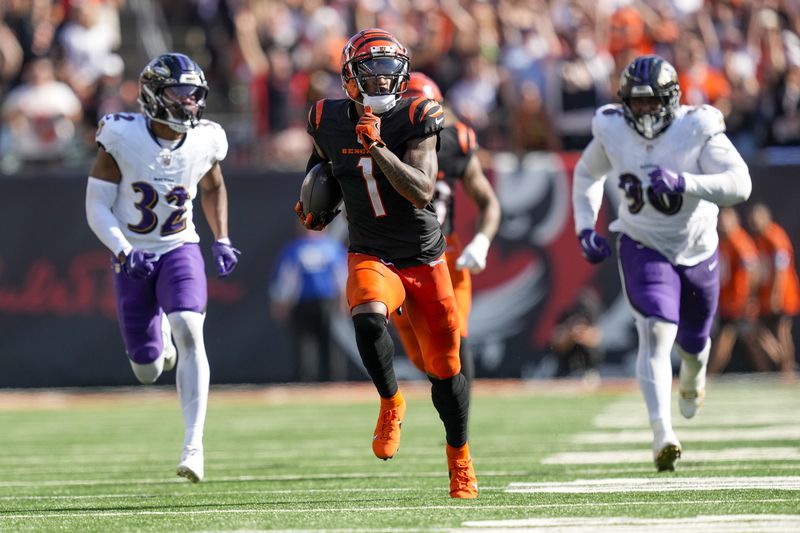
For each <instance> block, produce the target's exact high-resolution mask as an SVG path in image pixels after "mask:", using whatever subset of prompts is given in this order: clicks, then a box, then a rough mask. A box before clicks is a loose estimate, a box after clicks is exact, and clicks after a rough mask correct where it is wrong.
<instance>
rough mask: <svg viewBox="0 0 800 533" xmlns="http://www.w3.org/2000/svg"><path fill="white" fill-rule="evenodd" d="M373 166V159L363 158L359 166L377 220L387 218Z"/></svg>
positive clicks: (359, 161)
mask: <svg viewBox="0 0 800 533" xmlns="http://www.w3.org/2000/svg"><path fill="white" fill-rule="evenodd" d="M372 164H373V163H372V158H371V157H362V158H361V159H359V160H358V166H359V167H360V168H361V174H362V175H363V176H364V183H366V185H367V194H368V195H369V203H371V204H372V211H373V212H374V213H375V218H380V217H385V216H386V209H384V208H383V202H382V201H381V194H380V192H378V182H377V181H375V176H374V175H373V174H372Z"/></svg>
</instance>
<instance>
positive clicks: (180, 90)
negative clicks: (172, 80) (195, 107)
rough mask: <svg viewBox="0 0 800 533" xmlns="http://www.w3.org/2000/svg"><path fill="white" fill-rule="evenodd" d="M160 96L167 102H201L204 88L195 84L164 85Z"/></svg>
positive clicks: (204, 94) (203, 96) (203, 97)
mask: <svg viewBox="0 0 800 533" xmlns="http://www.w3.org/2000/svg"><path fill="white" fill-rule="evenodd" d="M162 96H163V97H164V99H165V100H166V101H167V102H171V103H182V102H184V101H186V100H193V101H194V102H195V103H198V104H199V103H201V102H202V101H203V100H205V97H206V89H205V88H204V87H198V86H196V85H171V86H169V87H164V91H163V93H162Z"/></svg>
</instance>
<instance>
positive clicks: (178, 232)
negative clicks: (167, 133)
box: [95, 113, 228, 256]
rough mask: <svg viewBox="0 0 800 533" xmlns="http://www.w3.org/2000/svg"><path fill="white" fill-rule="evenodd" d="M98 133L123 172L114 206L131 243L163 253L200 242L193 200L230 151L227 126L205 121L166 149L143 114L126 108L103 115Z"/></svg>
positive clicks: (100, 140)
mask: <svg viewBox="0 0 800 533" xmlns="http://www.w3.org/2000/svg"><path fill="white" fill-rule="evenodd" d="M95 137H96V140H97V143H98V144H99V145H100V146H102V147H103V148H104V149H105V151H106V152H108V154H109V155H111V156H112V157H113V158H114V161H116V163H117V166H118V167H119V170H120V172H121V173H122V181H121V182H120V184H119V190H118V192H117V199H116V201H115V202H114V205H113V207H112V210H113V212H114V215H115V216H116V217H117V219H119V221H120V227H121V229H122V232H123V234H124V235H125V237H126V238H127V239H128V241H130V243H131V245H133V246H134V247H135V248H139V249H142V250H145V251H148V252H153V253H155V254H157V255H159V256H160V255H162V254H164V253H166V252H169V251H170V250H173V249H175V248H177V247H178V246H180V245H182V244H184V243H188V242H199V241H200V237H199V235H198V234H197V231H196V229H195V225H194V221H193V216H192V213H193V209H192V207H193V200H194V198H195V197H196V196H197V184H198V182H199V181H200V180H201V179H202V178H203V176H205V175H206V173H207V172H208V171H209V170H210V169H211V167H212V166H213V165H214V163H216V162H217V161H221V160H222V159H224V158H225V155H226V154H227V152H228V140H227V138H226V136H225V131H224V130H223V129H222V127H221V126H220V125H219V124H217V123H216V122H212V121H210V120H201V121H200V123H199V124H198V125H197V127H195V128H192V129H190V130H189V131H188V132H186V135H185V136H184V139H183V141H181V142H180V143H179V144H177V145H175V146H174V147H172V148H166V147H164V146H162V145H161V144H160V143H159V142H158V141H157V140H156V138H155V137H154V136H153V134H152V133H151V132H150V129H149V128H148V125H147V119H146V118H145V117H144V115H141V114H139V113H122V114H113V115H106V116H105V117H103V118H102V119H101V120H100V124H99V125H98V128H97V133H96V136H95Z"/></svg>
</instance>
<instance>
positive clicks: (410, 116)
mask: <svg viewBox="0 0 800 533" xmlns="http://www.w3.org/2000/svg"><path fill="white" fill-rule="evenodd" d="M424 101H425V97H424V96H417V97H416V98H414V101H413V102H411V105H410V106H408V121H409V122H411V123H412V124H413V123H414V113H415V112H416V111H417V106H419V104H421V103H422V102H424Z"/></svg>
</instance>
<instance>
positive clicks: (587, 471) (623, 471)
mask: <svg viewBox="0 0 800 533" xmlns="http://www.w3.org/2000/svg"><path fill="white" fill-rule="evenodd" d="M694 468H696V469H698V470H703V471H711V472H715V471H719V472H724V473H725V474H733V473H735V474H739V475H746V474H745V473H746V472H749V471H750V470H756V471H757V472H759V473H760V472H763V471H764V465H763V464H758V463H755V464H733V465H732V464H730V463H721V464H718V465H708V464H705V465H702V466H699V467H698V466H695V467H694ZM770 468H772V469H775V470H778V469H779V470H800V464H799V463H786V464H782V465H780V467H775V466H774V465H770ZM652 472H653V467H652V466H651V465H647V466H632V467H623V468H620V467H598V468H580V467H575V468H567V469H566V473H567V474H569V475H571V476H620V475H627V474H641V473H647V474H650V473H652Z"/></svg>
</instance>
